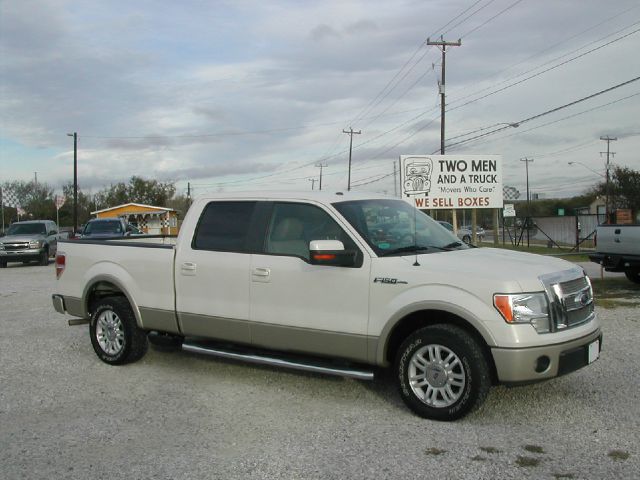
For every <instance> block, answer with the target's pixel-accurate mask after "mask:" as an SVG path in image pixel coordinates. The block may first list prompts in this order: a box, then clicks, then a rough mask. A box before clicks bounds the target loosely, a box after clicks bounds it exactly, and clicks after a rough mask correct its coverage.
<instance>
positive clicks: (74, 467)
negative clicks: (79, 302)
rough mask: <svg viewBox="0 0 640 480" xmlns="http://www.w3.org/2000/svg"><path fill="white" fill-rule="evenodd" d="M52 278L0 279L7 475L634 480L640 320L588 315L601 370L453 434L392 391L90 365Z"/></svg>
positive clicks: (629, 314) (504, 402) (35, 270)
mask: <svg viewBox="0 0 640 480" xmlns="http://www.w3.org/2000/svg"><path fill="white" fill-rule="evenodd" d="M54 290H55V274H54V266H53V264H52V263H51V264H50V265H49V266H47V267H43V266H23V265H19V264H10V265H9V268H6V269H2V270H0V328H1V329H2V334H1V335H0V385H1V387H0V471H1V472H2V478H4V479H18V478H28V479H32V478H56V479H58V478H93V479H101V478H109V479H117V478H126V479H146V478H149V479H150V478H154V479H160V478H180V479H189V478H194V479H196V478H197V479H200V478H216V479H217V478H220V479H230V478H231V479H235V478H238V479H261V478H265V479H267V478H268V479H272V478H312V479H332V478H336V479H342V478H354V479H359V478H362V479H369V478H376V479H383V478H390V479H394V478H468V479H477V478H486V479H493V478H501V479H502V478H505V479H509V478H514V479H522V478H575V479H583V478H584V479H591V478H593V479H601V478H640V457H639V453H640V452H639V448H638V445H639V443H640V442H639V436H638V432H639V431H640V402H639V400H640V388H639V386H640V374H639V371H638V365H639V364H640V349H639V348H638V345H639V344H640V318H639V315H638V307H637V306H636V305H632V306H616V307H615V308H607V309H605V308H599V310H598V311H599V315H600V318H601V320H602V323H603V331H604V342H603V346H604V350H603V352H602V356H601V358H600V360H598V361H597V362H596V363H595V364H593V365H592V366H590V367H588V368H585V369H583V370H581V371H578V372H576V373H574V374H571V375H568V376H566V377H562V378H559V379H556V380H553V381H550V382H547V383H542V384H536V385H529V386H523V387H518V388H505V387H497V388H494V389H493V390H492V391H491V393H490V395H489V398H488V400H487V402H486V403H485V405H484V406H483V407H482V408H481V409H480V410H479V411H476V412H474V413H473V414H471V415H469V416H468V417H466V418H464V419H463V420H461V421H458V422H455V423H438V422H432V421H427V420H423V419H421V418H418V417H416V416H415V415H413V414H412V413H411V412H410V411H409V410H408V409H407V408H405V406H404V404H403V403H402V401H401V400H400V398H399V396H398V395H397V393H396V391H395V387H394V386H393V384H392V382H391V380H390V379H389V378H388V376H387V375H384V374H383V375H381V377H380V378H378V379H376V380H375V381H373V382H366V381H357V380H349V379H342V378H336V377H327V376H321V375H315V374H309V373H301V372H295V371H289V370H281V369H275V368H267V367H261V366H255V365H248V364H243V363H235V362H231V361H223V360H217V359H212V358H207V357H201V356H197V355H193V354H188V353H184V352H173V353H169V352H159V351H155V350H153V349H151V350H150V351H149V353H148V354H147V355H146V356H145V357H144V358H143V359H142V360H141V361H140V362H138V363H135V364H132V365H128V366H124V367H112V366H108V365H106V364H104V363H102V362H100V361H99V360H98V358H97V357H96V356H95V354H94V353H93V350H92V348H91V344H90V341H89V336H88V326H86V325H84V326H75V327H70V326H67V320H68V319H69V318H70V317H63V316H62V315H59V314H57V313H55V312H54V310H53V308H52V306H51V301H50V297H51V293H52V292H53V291H54Z"/></svg>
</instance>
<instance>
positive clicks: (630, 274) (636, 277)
mask: <svg viewBox="0 0 640 480" xmlns="http://www.w3.org/2000/svg"><path fill="white" fill-rule="evenodd" d="M624 274H625V275H626V276H627V278H628V279H629V280H631V281H632V282H633V283H640V269H638V268H635V269H632V270H625V272H624Z"/></svg>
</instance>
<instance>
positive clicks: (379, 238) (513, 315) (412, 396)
mask: <svg viewBox="0 0 640 480" xmlns="http://www.w3.org/2000/svg"><path fill="white" fill-rule="evenodd" d="M171 241H172V242H173V243H174V244H171V243H164V242H171ZM59 250H60V251H59V252H58V255H57V257H56V274H57V276H58V281H57V290H56V291H57V293H55V294H54V295H53V304H54V307H55V309H56V310H57V311H58V312H60V313H65V312H66V313H68V314H70V315H72V316H76V317H81V319H79V320H76V319H74V320H70V321H69V323H72V322H74V323H83V322H84V323H89V332H90V338H91V342H92V345H93V348H94V350H95V352H96V354H97V355H98V357H99V358H100V359H101V360H103V361H104V362H106V363H109V364H123V363H127V362H132V361H135V360H138V359H139V358H141V357H142V356H143V355H144V353H145V351H146V349H147V345H148V342H149V341H151V342H152V343H162V342H165V343H172V344H174V345H175V346H178V347H181V348H182V349H183V350H186V351H190V352H200V353H205V354H211V355H216V356H222V357H226V358H234V359H244V360H248V361H251V362H262V363H268V364H273V365H281V366H289V367H293V368H299V369H306V370H311V371H318V372H325V373H333V374H339V375H345V376H350V377H355V378H362V379H371V378H373V371H374V370H375V368H376V367H389V368H392V369H393V376H394V377H395V379H396V381H397V384H398V388H399V392H400V395H401V397H402V398H403V400H404V402H405V403H406V404H407V405H408V406H409V407H410V408H411V409H412V410H413V411H414V412H416V413H417V414H418V415H421V416H423V417H426V418H432V419H439V420H453V419H456V418H460V417H462V416H463V415H465V414H466V413H468V412H469V411H470V410H471V409H473V408H474V407H477V406H479V405H480V404H481V403H482V402H483V401H484V399H485V398H486V396H487V394H488V391H489V388H490V386H491V385H492V384H495V383H505V384H518V383H528V382H534V381H539V380H546V379H550V378H553V377H556V376H559V375H563V374H566V373H569V372H572V371H574V370H577V369H579V368H581V367H584V366H585V365H587V364H589V363H591V362H593V361H594V360H596V359H597V358H598V356H599V354H600V345H601V341H602V334H601V331H600V326H599V322H598V320H597V317H596V313H595V311H594V304H593V296H592V289H591V284H590V282H589V279H588V278H587V277H586V276H585V274H584V271H583V270H582V269H581V268H579V267H577V266H575V265H574V264H572V263H568V262H566V261H563V260H559V259H555V258H549V257H544V256H538V255H530V254H525V253H519V252H511V251H506V250H499V249H492V248H472V247H469V246H467V245H465V244H464V243H462V242H460V241H459V240H458V239H457V238H456V237H455V236H453V235H452V234H451V233H450V232H448V231H447V230H446V229H445V228H444V227H442V226H441V225H439V224H438V223H437V222H436V221H434V220H432V219H431V218H430V217H429V216H428V215H426V214H424V213H422V212H420V211H419V210H416V209H414V208H413V207H412V206H411V205H409V204H408V203H407V202H405V201H403V200H398V199H394V198H379V197H375V196H367V195H363V194H351V193H347V194H344V195H343V194H341V193H335V194H327V193H324V192H315V194H314V192H309V193H307V194H259V193H255V194H237V193H236V194H221V195H219V196H215V197H213V198H207V199H199V200H198V201H196V202H195V203H194V204H193V205H192V206H191V208H190V210H189V212H188V214H187V215H186V218H185V220H184V223H183V225H182V228H181V229H180V234H179V235H178V237H177V239H176V238H172V239H168V238H166V237H163V238H152V237H139V238H129V239H115V240H107V241H100V242H97V241H92V240H83V239H81V240H76V241H73V242H61V246H60V249H59Z"/></svg>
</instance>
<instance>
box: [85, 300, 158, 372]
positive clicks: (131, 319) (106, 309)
mask: <svg viewBox="0 0 640 480" xmlns="http://www.w3.org/2000/svg"><path fill="white" fill-rule="evenodd" d="M89 334H90V336H91V345H93V350H94V351H95V352H96V355H98V358H99V359H100V360H102V361H103V362H105V363H108V364H110V365H123V364H125V363H132V362H135V361H137V360H140V359H141V358H142V357H143V356H144V354H145V353H147V349H148V346H149V343H148V342H147V334H146V332H145V331H144V330H142V329H140V328H139V327H138V324H137V323H136V317H135V315H134V314H133V311H132V310H131V306H130V305H129V302H128V301H127V299H126V298H124V297H107V298H103V299H102V300H100V301H99V302H98V303H97V304H96V306H95V308H94V310H93V314H92V315H91V322H90V324H89Z"/></svg>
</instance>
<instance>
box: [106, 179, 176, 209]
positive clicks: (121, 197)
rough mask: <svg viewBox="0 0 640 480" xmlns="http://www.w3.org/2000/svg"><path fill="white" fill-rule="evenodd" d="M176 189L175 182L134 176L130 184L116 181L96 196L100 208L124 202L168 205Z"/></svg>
mask: <svg viewBox="0 0 640 480" xmlns="http://www.w3.org/2000/svg"><path fill="white" fill-rule="evenodd" d="M175 191H176V188H175V186H174V184H173V183H170V182H167V183H163V182H158V181H157V180H145V179H144V178H142V177H136V176H133V177H131V179H130V180H129V183H128V184H126V183H124V182H119V183H116V184H115V185H111V186H110V187H109V188H106V189H104V190H102V191H100V192H98V193H97V194H96V195H95V196H94V197H95V199H96V200H97V202H98V203H99V204H100V208H108V207H115V206H116V205H122V204H124V203H143V204H145V205H154V206H156V207H166V206H167V203H168V202H169V200H170V199H171V198H172V197H173V195H174V194H175Z"/></svg>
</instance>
